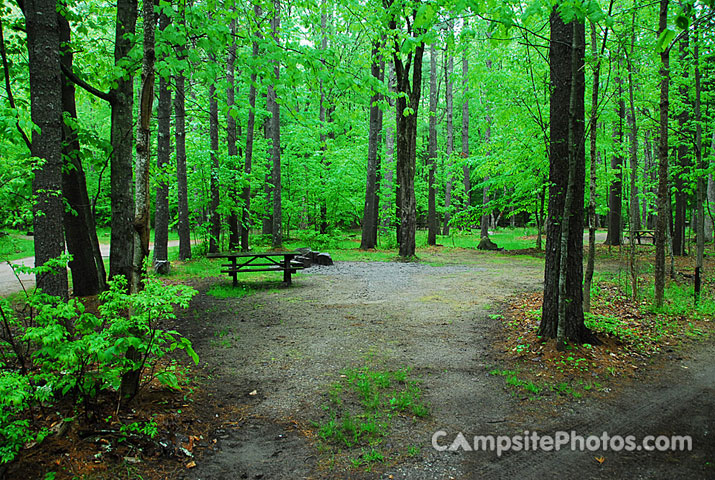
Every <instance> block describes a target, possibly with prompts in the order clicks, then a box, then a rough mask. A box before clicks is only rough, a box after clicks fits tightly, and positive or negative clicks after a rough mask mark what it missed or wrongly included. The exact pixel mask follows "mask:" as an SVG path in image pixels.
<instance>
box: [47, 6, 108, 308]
mask: <svg viewBox="0 0 715 480" xmlns="http://www.w3.org/2000/svg"><path fill="white" fill-rule="evenodd" d="M57 21H58V23H59V35H60V51H61V58H60V61H61V62H62V64H63V66H64V67H65V68H66V69H67V70H68V71H70V72H71V71H72V57H73V52H72V48H71V43H70V40H71V38H70V34H71V32H70V25H69V22H68V21H67V19H66V18H65V17H63V16H62V15H60V14H58V15H57ZM62 109H63V111H64V112H66V115H68V116H69V117H70V118H71V119H72V120H73V121H76V119H77V108H76V105H75V87H74V83H72V82H71V81H70V80H69V79H63V82H62ZM62 133H63V138H62V154H63V157H64V158H63V165H64V168H62V194H63V196H64V199H65V201H66V202H67V206H68V207H69V208H65V209H64V218H63V220H64V222H63V224H64V228H65V239H66V242H67V251H68V252H69V253H70V254H71V255H72V261H70V262H69V267H70V269H71V271H72V290H73V294H74V296H76V297H84V296H89V295H96V294H98V293H99V292H100V291H102V290H104V289H105V288H106V272H105V270H104V262H103V260H102V252H101V251H100V249H99V240H98V239H97V228H96V224H95V221H94V214H93V212H92V209H91V204H90V201H89V195H88V194H87V181H86V179H85V175H84V169H83V167H82V160H81V158H80V144H79V138H78V132H77V130H76V128H75V127H74V124H73V123H72V122H64V125H63V132H62Z"/></svg>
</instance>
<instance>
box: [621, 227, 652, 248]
mask: <svg viewBox="0 0 715 480" xmlns="http://www.w3.org/2000/svg"><path fill="white" fill-rule="evenodd" d="M633 236H634V237H635V239H636V241H637V242H638V245H640V244H641V239H642V238H650V239H651V240H652V241H653V242H654V243H655V231H654V230H635V231H634V232H633ZM625 237H626V238H630V232H626V234H625Z"/></svg>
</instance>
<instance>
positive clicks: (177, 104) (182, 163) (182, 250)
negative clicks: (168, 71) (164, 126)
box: [174, 72, 191, 260]
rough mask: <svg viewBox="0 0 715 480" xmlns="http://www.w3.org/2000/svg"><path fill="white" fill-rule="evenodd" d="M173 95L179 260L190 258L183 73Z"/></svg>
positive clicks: (176, 78)
mask: <svg viewBox="0 0 715 480" xmlns="http://www.w3.org/2000/svg"><path fill="white" fill-rule="evenodd" d="M175 82H176V90H175V92H176V94H175V95H174V113H175V125H174V129H175V132H174V133H175V135H176V184H177V194H178V200H179V259H181V260H187V259H189V258H191V229H190V224H189V188H188V182H187V178H186V109H185V97H184V95H185V88H184V73H183V72H179V73H178V74H177V75H176V77H175Z"/></svg>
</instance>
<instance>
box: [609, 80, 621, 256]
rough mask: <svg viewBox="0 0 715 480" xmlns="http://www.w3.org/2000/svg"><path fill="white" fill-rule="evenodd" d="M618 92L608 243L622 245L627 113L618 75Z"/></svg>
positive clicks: (614, 127) (612, 158)
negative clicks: (624, 135)
mask: <svg viewBox="0 0 715 480" xmlns="http://www.w3.org/2000/svg"><path fill="white" fill-rule="evenodd" d="M616 85H617V89H616V92H617V93H616V94H617V96H618V100H617V102H618V103H617V107H616V115H617V116H618V122H617V123H616V124H615V125H614V126H613V146H614V149H615V151H614V153H613V155H612V156H611V170H612V171H613V172H614V176H615V178H614V180H613V182H611V185H610V187H609V191H608V210H609V212H608V235H607V237H606V242H605V243H606V245H620V244H621V243H622V242H621V240H622V237H623V218H622V211H623V197H622V195H623V153H622V148H623V120H624V119H625V115H626V107H625V101H624V99H623V79H622V78H621V77H620V75H618V76H616Z"/></svg>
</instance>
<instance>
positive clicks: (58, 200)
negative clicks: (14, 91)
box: [24, 0, 68, 298]
mask: <svg viewBox="0 0 715 480" xmlns="http://www.w3.org/2000/svg"><path fill="white" fill-rule="evenodd" d="M24 7H25V19H26V31H27V51H28V61H29V62H28V63H29V70H30V104H31V110H32V113H31V114H32V122H33V123H34V124H35V125H36V126H37V127H38V128H39V132H35V134H34V135H33V138H32V149H31V151H32V156H33V157H35V158H39V159H41V160H42V161H43V163H42V165H41V166H37V165H35V166H34V167H33V172H34V175H35V176H34V178H33V180H32V192H33V194H34V195H35V198H36V200H35V204H34V205H33V224H34V230H35V266H40V265H44V264H45V263H47V261H48V260H50V259H52V258H57V257H59V256H60V255H61V254H62V253H63V252H64V239H63V235H62V213H63V211H64V209H63V204H62V73H61V70H60V50H59V48H60V39H59V30H58V27H57V13H56V4H55V2H54V1H53V0H25V5H24ZM37 286H38V287H40V288H41V289H42V291H43V292H45V293H48V294H50V295H56V296H59V297H62V298H67V296H68V292H67V270H66V269H64V268H59V269H58V270H57V271H56V272H55V273H53V274H48V273H43V274H38V275H37Z"/></svg>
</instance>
